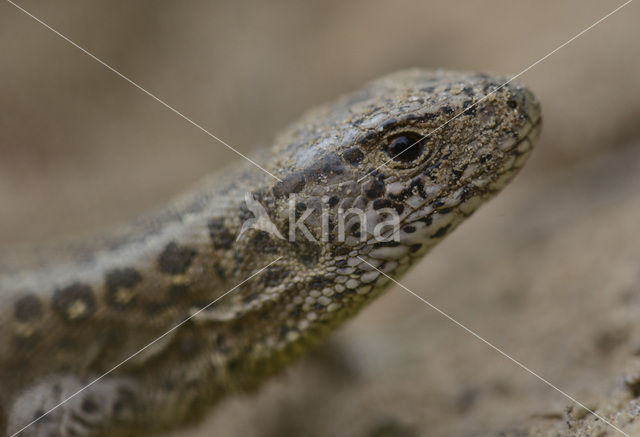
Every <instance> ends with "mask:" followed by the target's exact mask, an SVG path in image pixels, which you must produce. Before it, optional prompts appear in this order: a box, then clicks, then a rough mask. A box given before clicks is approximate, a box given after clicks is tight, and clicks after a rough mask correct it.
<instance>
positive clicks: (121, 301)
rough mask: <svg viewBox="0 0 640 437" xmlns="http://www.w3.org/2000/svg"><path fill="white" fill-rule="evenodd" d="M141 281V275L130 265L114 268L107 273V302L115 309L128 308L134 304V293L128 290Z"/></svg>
mask: <svg viewBox="0 0 640 437" xmlns="http://www.w3.org/2000/svg"><path fill="white" fill-rule="evenodd" d="M140 281H142V276H141V275H140V273H138V272H137V271H136V270H135V269H132V268H130V267H127V268H123V269H115V270H112V271H110V272H109V273H107V277H106V283H107V295H106V301H107V303H108V304H109V305H110V306H112V307H114V308H117V309H126V308H130V307H132V306H133V305H134V304H135V295H134V294H132V293H130V290H131V289H132V288H134V287H135V286H136V285H138V284H139V283H140Z"/></svg>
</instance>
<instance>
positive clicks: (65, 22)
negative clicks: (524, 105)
mask: <svg viewBox="0 0 640 437" xmlns="http://www.w3.org/2000/svg"><path fill="white" fill-rule="evenodd" d="M622 3H623V2H622V1H616V2H614V1H610V2H601V1H595V0H594V1H586V0H567V1H563V2H556V1H550V0H546V1H541V0H535V1H520V2H512V1H508V0H501V1H499V0H492V1H484V2H475V1H471V0H467V1H458V2H446V1H397V2H385V1H364V0H361V1H346V2H345V1H335V0H330V1H324V2H295V1H284V0H283V1H270V2H264V1H238V2H214V1H209V2H206V1H189V2H171V1H158V0H155V1H151V0H145V1H136V2H130V1H124V0H116V1H114V0H111V1H106V0H100V1H92V2H84V1H77V0H76V1H68V0H61V1H57V2H42V1H26V0H25V1H20V2H19V4H20V5H21V6H22V7H24V8H26V9H27V10H29V11H30V12H31V13H33V14H34V15H36V16H37V17H39V18H40V19H42V20H43V21H45V22H46V23H47V24H49V25H51V26H52V27H54V28H55V29H57V30H58V31H60V32H61V33H63V34H64V35H65V36H67V37H68V38H70V39H71V40H72V41H74V42H76V43H77V44H79V45H80V46H82V47H84V48H85V49H87V50H88V51H89V52H91V53H92V54H94V55H95V56H97V57H99V58H100V59H102V60H103V61H105V62H106V63H108V64H109V65H111V66H112V67H114V68H115V69H116V70H118V71H120V72H121V73H122V74H124V75H126V76H128V77H129V78H131V79H132V80H134V81H135V82H137V83H138V84H139V85H141V86H142V87H144V88H146V89H147V90H149V91H150V92H151V93H153V94H155V95H157V96H158V97H159V98H161V99H163V100H165V101H166V102H167V103H169V104H170V105H172V106H174V107H175V108H176V109H177V110H179V111H181V112H183V113H184V114H185V115H187V116H188V117H190V118H191V119H193V120H194V121H195V122H197V123H199V124H201V125H202V126H203V127H204V128H206V129H208V130H209V131H211V132H212V133H214V134H215V135H217V136H218V137H220V138H222V139H224V140H225V141H227V142H228V143H229V144H231V145H233V146H234V147H236V148H237V149H238V150H240V151H242V152H243V153H247V152H250V151H251V150H252V149H253V148H254V147H256V146H259V145H268V144H269V142H270V141H271V139H272V138H273V136H274V134H275V133H276V132H278V131H279V130H280V129H281V128H282V127H284V126H285V125H286V124H287V123H289V122H291V121H293V120H295V119H296V117H297V116H298V115H300V114H301V113H302V112H303V111H304V110H306V109H308V108H310V107H312V106H314V105H316V104H319V103H323V102H325V101H328V100H331V99H333V98H335V97H336V96H338V95H340V94H342V93H344V92H347V91H350V90H353V89H355V88H357V87H359V86H360V85H361V84H363V83H364V82H366V81H368V80H371V79H374V78H376V77H378V76H380V75H383V74H385V73H388V72H391V71H394V70H397V69H402V68H408V67H424V68H430V67H433V68H436V67H443V68H449V69H462V70H477V71H485V72H495V73H500V74H506V75H508V74H516V73H518V72H520V71H521V70H523V69H524V68H526V67H528V66H529V65H531V64H532V63H533V62H535V61H537V60H538V59H540V58H541V57H543V56H545V55H546V54H547V53H549V52H550V51H552V50H553V49H555V48H556V47H558V46H559V45H560V44H562V43H564V42H565V41H567V40H568V39H569V38H571V37H573V36H574V35H576V34H577V33H578V32H580V31H582V30H583V29H585V28H586V27H588V26H589V25H591V24H592V23H594V22H595V21H596V20H598V19H600V18H602V17H603V16H604V15H606V14H607V13H609V12H611V11H612V10H613V9H614V8H615V7H617V6H619V5H621V4H622ZM639 8H640V6H639V5H637V4H634V3H631V4H630V5H628V6H627V7H625V8H623V9H622V10H621V11H619V12H618V13H616V14H614V15H613V16H611V17H610V18H608V19H607V20H605V21H604V22H603V23H601V24H599V25H598V26H596V27H595V28H593V29H592V30H590V31H589V32H587V33H586V34H584V35H582V36H581V37H580V38H578V39H577V40H575V41H574V42H572V43H571V44H569V45H568V46H566V47H564V48H563V49H562V50H560V51H558V52H557V53H555V54H554V55H553V56H551V57H550V58H548V59H547V60H545V61H544V62H542V63H540V64H539V65H537V66H535V67H534V68H532V69H531V70H530V71H528V72H527V73H526V74H524V75H523V76H522V77H521V78H520V81H522V82H524V83H526V84H527V85H528V86H529V87H530V88H531V89H532V90H533V91H534V92H535V93H536V95H537V96H538V98H539V100H540V101H541V103H542V106H543V117H544V128H543V133H542V137H541V140H540V143H539V144H538V147H537V150H536V151H535V152H534V154H533V157H532V159H531V161H530V163H529V164H528V165H527V166H526V167H525V169H524V171H523V172H522V174H521V175H520V176H519V177H518V178H517V179H516V180H515V181H514V182H513V183H512V184H511V185H510V186H509V187H508V188H507V190H505V192H504V194H502V195H501V196H499V197H498V198H497V199H496V200H494V201H492V202H491V204H490V205H489V206H487V207H485V208H483V209H481V210H480V211H479V212H478V213H477V214H476V215H475V216H474V217H473V219H471V220H469V221H468V222H466V223H464V224H463V225H462V226H461V228H460V229H459V230H458V231H457V232H455V233H454V234H453V235H452V236H451V237H450V238H448V239H447V240H446V241H445V242H444V243H443V244H442V245H441V246H439V247H438V248H436V250H435V251H434V252H432V253H431V255H430V256H428V257H427V258H426V259H425V260H424V261H423V262H422V263H421V264H420V265H418V266H417V267H416V268H415V269H413V270H412V271H411V272H410V273H409V274H408V275H407V276H405V277H404V278H403V283H404V284H405V285H406V286H407V287H409V288H410V289H412V290H413V291H415V292H416V293H418V294H420V295H421V296H423V297H424V298H425V299H427V300H429V301H430V302H431V303H433V304H434V305H436V306H438V307H439V308H441V309H442V310H444V311H446V312H448V313H449V314H450V315H451V316H452V317H454V318H456V319H457V320H459V321H460V322H462V323H464V324H466V325H467V326H469V327H470V328H471V329H473V330H475V331H476V332H478V334H480V335H481V336H483V337H485V338H487V339H488V340H489V341H491V342H493V343H494V344H495V345H497V346H498V347H500V348H502V349H503V350H504V351H505V352H506V353H508V354H510V355H512V356H513V357H514V358H516V359H517V360H519V361H521V362H522V363H524V364H526V365H527V366H528V367H529V368H531V369H532V370H534V371H535V372H537V373H539V374H540V375H541V376H543V377H544V378H546V379H548V380H549V381H551V382H552V383H553V384H555V385H556V386H558V387H559V388H561V389H563V390H565V391H566V392H568V393H570V394H571V395H573V396H574V397H576V398H577V399H579V400H580V401H581V402H583V403H585V404H586V405H588V406H589V407H590V408H596V409H598V411H610V412H615V411H618V412H619V411H622V408H623V407H622V406H621V405H623V404H624V402H631V401H632V397H633V393H626V392H625V386H624V383H623V380H624V378H625V375H627V374H626V373H625V372H627V370H626V369H628V368H630V367H633V365H634V364H635V363H636V361H637V360H638V356H640V324H638V322H637V321H638V320H639V318H638V316H639V315H640V234H639V233H638V224H639V223H640V123H639V122H638V119H639V116H640V46H639V45H638V40H639V37H640V31H639V30H638V25H637V24H638V21H639V18H640V10H639ZM0 53H1V56H0V102H2V104H1V106H0V224H1V225H2V226H0V244H1V245H2V246H3V248H5V247H8V246H11V245H17V244H29V243H37V242H40V241H43V240H48V239H52V238H58V237H61V236H65V235H71V234H74V233H79V232H85V231H88V230H91V229H95V228H99V227H104V226H110V225H115V224H117V223H119V222H121V221H123V220H126V219H129V218H132V217H134V216H136V215H138V214H140V213H142V212H144V211H145V210H147V209H149V208H150V207H153V206H154V205H157V204H160V203H163V202H164V201H166V200H167V199H168V198H169V197H170V196H172V195H173V194H176V193H178V192H180V191H181V190H182V189H184V188H185V187H187V186H188V185H190V184H192V183H193V182H195V181H197V180H198V179H200V178H201V177H202V176H203V175H205V174H207V173H209V172H211V171H213V170H215V169H216V168H220V167H222V166H223V165H225V163H227V162H230V161H231V160H235V159H239V158H238V157H237V156H236V155H235V154H234V153H233V152H231V151H229V150H228V149H226V148H225V147H224V146H222V145H221V144H219V143H217V142H215V141H213V140H212V139H211V138H209V137H207V136H206V135H204V134H203V133H202V132H201V131H199V130H198V129H196V128H194V127H193V126H192V125H190V124H188V123H187V122H186V121H185V120H183V119H181V118H179V117H177V116H176V115H175V114H174V113H172V112H171V111H169V110H167V109H166V108H164V107H163V106H162V105H160V104H159V103H158V102H156V101H154V100H153V99H151V98H150V97H149V96H146V95H145V94H143V93H142V92H140V91H139V90H137V89H136V88H134V87H133V86H132V85H131V84H129V83H127V82H126V81H124V80H123V79H121V78H119V77H118V76H117V75H115V74H114V73H113V72H111V71H109V70H107V69H106V68H105V67H104V66H102V65H100V64H99V63H97V62H95V61H94V60H92V59H91V58H89V57H88V56H87V55H85V54H83V53H82V52H81V51H79V50H78V49H76V48H74V47H72V46H71V45H70V44H68V43H67V42H65V41H63V40H62V39H60V38H59V37H57V36H56V35H55V34H53V33H52V32H51V31H49V30H47V29H46V28H44V27H43V26H42V25H41V24H39V23H37V22H36V21H34V20H33V19H31V18H29V17H28V16H27V15H25V14H24V13H22V12H20V11H19V10H18V9H16V8H14V7H13V6H11V5H10V4H9V3H6V2H1V3H0ZM256 171H259V170H256ZM614 395H615V396H614ZM612 396H613V397H615V399H616V401H615V402H614V401H612ZM620 399H622V401H621V400H620ZM620 402H622V404H621V403H620ZM568 405H570V401H569V400H568V399H566V398H565V397H563V396H562V395H561V394H560V393H558V392H557V391H554V390H552V389H551V388H549V387H548V386H546V385H544V384H543V383H542V382H541V381H539V380H538V379H536V378H535V377H533V376H532V375H530V374H528V373H526V372H525V371H524V370H522V369H521V368H519V367H517V366H516V365H515V364H514V363H513V362H510V361H509V360H507V359H505V358H504V357H502V356H500V355H499V354H498V353H496V351H494V350H492V349H490V348H489V347H488V346H487V345H485V344H483V343H481V342H479V341H478V340H477V339H476V338H474V337H472V336H471V335H469V334H468V333H466V332H464V331H463V330H461V329H460V328H459V327H457V326H455V325H453V324H452V323H451V322H450V321H448V320H446V319H444V318H443V317H442V316H440V315H439V314H437V313H436V312H434V311H433V310H431V309H430V308H429V307H427V306H426V305H423V304H421V303H419V302H418V301H416V299H415V298H414V297H413V296H411V295H409V294H408V293H407V292H406V291H404V290H402V289H400V288H394V289H391V290H390V291H389V292H388V293H387V294H386V295H385V296H383V297H382V298H380V299H379V300H378V301H376V302H375V303H373V304H372V305H371V306H370V307H369V308H367V309H366V310H365V311H363V313H362V314H361V315H360V316H358V317H357V318H356V319H354V320H353V321H352V322H350V323H349V324H348V325H347V326H346V327H345V328H343V329H341V330H340V332H339V333H338V334H337V335H335V336H334V337H333V339H332V340H331V342H330V345H328V346H325V347H323V348H322V349H321V350H320V351H318V352H317V353H316V354H314V355H313V356H312V357H310V358H309V359H305V360H303V361H301V362H300V363H298V364H297V365H295V366H294V367H293V368H292V369H290V370H289V371H287V372H286V373H285V374H283V375H281V376H280V377H278V378H276V379H274V380H273V381H271V382H269V383H267V384H266V385H265V386H263V387H262V388H261V389H260V390H259V391H258V392H256V393H252V394H249V395H241V396H237V397H235V398H232V399H229V400H228V401H225V402H224V403H223V404H221V405H220V406H219V407H218V408H217V409H216V410H215V411H214V412H213V414H211V415H210V416H209V417H208V418H207V419H206V420H205V422H204V423H202V424H200V425H198V426H195V427H194V428H193V429H189V430H187V431H182V432H180V433H176V434H174V436H176V437H177V436H185V437H186V436H188V437H196V436H205V435H211V433H212V432H215V434H216V435H230V436H231V435H242V436H249V437H251V436H286V435H296V436H298V435H300V436H307V435H308V436H321V435H340V436H363V437H364V436H367V437H382V436H417V435H436V436H437V435H445V436H446V435H488V434H491V433H493V432H497V431H501V430H502V431H508V432H514V433H516V432H519V431H523V430H532V429H540V430H546V429H552V428H553V429H557V430H561V431H563V432H565V431H566V432H569V431H567V428H566V426H567V425H566V422H567V420H568V419H567V417H568V416H567V415H568V414H571V412H570V411H569V412H568V410H567V408H566V407H567V406H568ZM603 414H605V413H603ZM618 416H619V415H618ZM616 420H618V419H616ZM620 420H622V419H620ZM628 421H629V424H628V425H625V426H628V427H627V428H625V430H627V431H628V432H633V431H634V430H635V432H640V426H638V425H637V424H634V423H632V418H629V420H628ZM634 426H635V428H634ZM563 427H564V428H563Z"/></svg>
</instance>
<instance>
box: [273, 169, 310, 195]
mask: <svg viewBox="0 0 640 437" xmlns="http://www.w3.org/2000/svg"><path fill="white" fill-rule="evenodd" d="M305 185H306V182H305V179H304V175H303V174H302V173H300V172H295V173H292V174H290V175H289V176H287V177H286V178H284V179H283V180H282V181H279V182H277V183H276V184H275V185H274V186H273V189H272V192H273V195H274V196H276V197H285V196H288V195H289V194H291V193H299V192H300V191H302V189H303V188H304V186H305Z"/></svg>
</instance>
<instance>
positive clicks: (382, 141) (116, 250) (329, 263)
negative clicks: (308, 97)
mask: <svg viewBox="0 0 640 437" xmlns="http://www.w3.org/2000/svg"><path fill="white" fill-rule="evenodd" d="M540 129H541V110H540V104H539V102H538V101H537V100H536V98H535V96H534V95H533V93H532V92H531V91H529V90H528V89H527V88H526V87H524V86H523V85H520V84H517V83H511V82H510V81H506V80H505V79H504V78H503V77H500V76H494V75H488V74H482V73H467V72H457V71H449V70H440V69H439V70H425V69H410V70H404V71H399V72H395V73H391V74H388V75H386V76H384V77H382V78H380V79H377V80H375V81H372V82H370V83H368V84H366V85H365V86H364V87H363V88H361V89H360V90H358V91H354V92H351V93H348V94H345V95H343V96H341V97H339V98H338V99H336V100H335V101H333V102H330V103H327V104H324V105H322V106H319V107H317V108H315V109H313V110H311V111H309V112H307V113H305V114H303V115H302V116H301V117H300V119H299V120H298V121H296V122H294V123H293V124H292V125H290V126H289V127H288V128H287V129H285V130H284V131H283V132H282V133H281V134H280V135H278V136H276V138H275V140H274V142H273V145H272V147H271V148H267V149H265V150H264V151H263V152H260V154H259V155H257V157H256V159H258V160H260V161H261V162H264V163H265V164H264V165H265V167H264V168H265V169H266V170H268V172H269V173H270V174H267V173H266V172H262V171H258V170H256V169H255V168H254V167H252V166H251V165H250V164H249V163H247V162H245V161H241V162H239V163H237V164H235V165H234V166H230V167H229V168H226V169H223V170H220V171H217V172H214V173H212V174H211V175H209V176H207V177H206V178H205V179H204V180H203V181H202V182H201V183H199V184H198V185H196V186H195V187H194V188H193V189H191V190H189V191H188V192H186V193H185V194H183V195H181V196H179V197H178V198H177V199H175V200H173V201H172V202H170V203H169V204H168V205H167V206H163V207H161V208H160V209H158V210H156V211H153V212H151V213H149V214H147V215H146V216H143V217H142V218H139V219H136V220H134V221H133V222H132V223H129V224H128V225H125V226H123V227H121V228H118V229H116V230H114V231H111V232H106V233H103V234H97V235H94V236H90V237H88V238H85V239H83V240H80V241H79V242H71V243H68V244H66V245H64V246H63V247H62V248H61V247H60V246H56V248H55V249H54V250H47V249H44V248H43V249H36V250H34V251H33V252H32V253H31V255H30V256H28V257H27V256H24V257H23V256H19V255H17V253H15V252H12V251H9V250H4V253H3V254H2V256H0V425H1V426H2V428H0V429H1V430H2V431H0V432H1V433H2V434H0V435H5V436H13V435H22V436H25V437H26V436H51V437H67V436H86V437H93V436H116V435H117V436H121V435H139V434H145V435H149V434H158V433H162V432H163V431H165V430H168V429H173V428H176V427H179V426H182V425H184V424H187V423H192V422H193V421H195V420H197V419H198V418H200V417H201V416H203V414H204V413H205V412H206V411H208V410H210V409H211V408H212V407H213V406H214V405H215V403H216V402H217V401H219V400H220V399H222V398H224V397H225V396H228V395H230V394H232V393H236V392H242V391H247V390H252V389H254V388H255V387H258V386H259V385H260V383H261V382H263V381H264V380H265V379H267V378H268V377H269V376H271V375H273V374H275V373H277V372H278V371H279V370H281V369H283V368H284V367H286V366H287V365H288V364H289V363H290V362H291V361H292V360H294V359H295V358H296V357H299V356H301V355H304V354H305V353H306V352H307V351H309V350H310V349H312V348H313V346H315V345H317V344H318V343H320V342H321V341H322V340H323V339H324V338H326V337H327V336H328V335H329V334H330V333H331V332H332V331H333V330H335V329H336V328H337V327H339V326H340V325H341V324H343V323H344V322H345V321H346V320H348V319H349V318H350V317H352V316H354V315H355V314H356V313H357V312H358V311H360V310H361V309H362V308H363V307H364V306H365V305H366V304H367V303H369V302H371V301H372V300H374V299H375V298H376V297H377V296H379V295H380V294H381V293H382V292H383V291H384V290H385V289H387V288H388V287H389V285H390V282H389V277H387V275H389V276H392V277H399V276H400V275H402V274H403V273H404V272H406V271H407V270H408V269H409V267H410V266H412V265H414V264H416V262H417V261H418V260H420V259H421V258H422V257H423V256H424V255H425V254H426V253H428V252H429V250H430V249H431V248H433V247H434V246H435V245H436V244H437V243H438V242H440V241H441V240H442V239H443V238H445V237H446V236H447V235H449V234H450V233H451V232H452V231H453V230H454V229H455V228H456V227H457V226H458V225H459V224H460V223H461V222H462V221H464V219H465V218H467V217H469V216H471V215H472V214H473V212H474V211H475V210H476V209H477V208H478V207H479V206H480V205H482V204H483V203H485V202H486V201H487V200H488V199H490V198H492V197H493V196H494V195H495V194H497V193H498V192H499V191H500V190H501V189H502V188H503V187H504V186H505V185H506V184H507V183H508V182H509V181H510V180H511V179H512V178H513V177H514V176H515V174H516V173H517V172H518V170H519V169H520V168H521V167H522V166H523V165H524V163H525V162H526V160H527V158H528V156H529V155H530V152H531V150H532V149H533V145H534V143H535V142H536V140H537V138H538V136H539V132H540ZM272 176H276V178H274V177H272ZM255 214H258V215H260V216H261V217H256V216H255ZM265 220H266V222H269V225H268V226H267V225H265V224H264V222H265ZM246 223H249V224H250V225H249V226H247V225H246ZM256 223H262V224H261V225H256ZM243 225H245V226H243ZM241 230H242V232H240V231H241ZM177 324H179V325H180V326H179V328H178V329H174V330H172V327H175V326H176V325H177ZM149 344H151V346H149V347H146V348H144V349H143V350H142V351H140V349H141V348H143V347H144V346H145V345H149ZM127 357H130V359H129V358H127ZM118 363H120V364H121V365H120V364H118ZM114 366H117V368H114ZM72 395H73V396H72ZM45 413H46V414H45Z"/></svg>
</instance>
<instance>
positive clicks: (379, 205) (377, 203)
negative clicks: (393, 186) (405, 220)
mask: <svg viewBox="0 0 640 437" xmlns="http://www.w3.org/2000/svg"><path fill="white" fill-rule="evenodd" d="M383 208H393V209H395V210H396V211H397V212H398V214H402V211H404V205H403V204H402V203H399V202H394V201H393V200H390V199H376V200H374V201H373V209H375V210H378V209H383Z"/></svg>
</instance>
